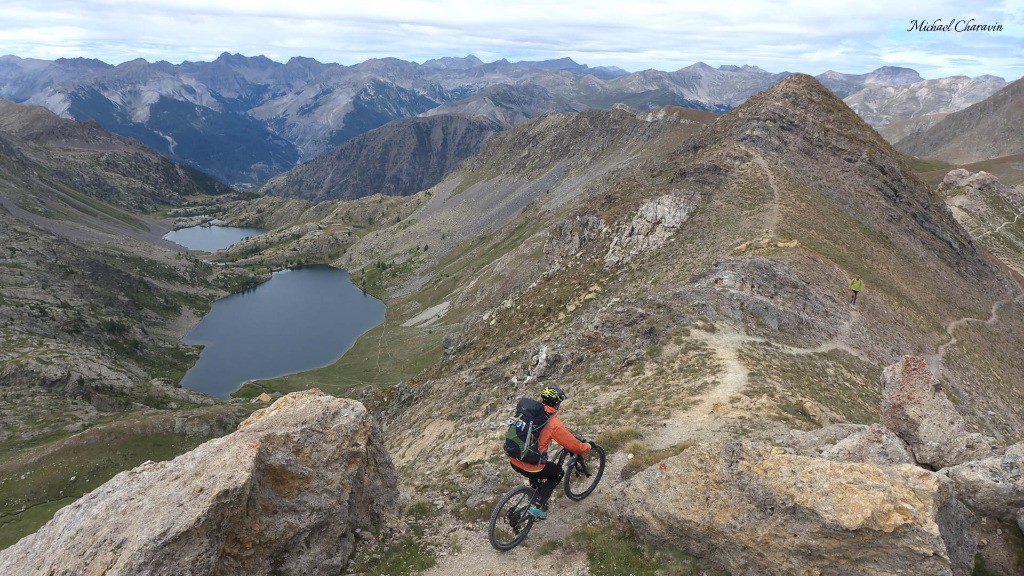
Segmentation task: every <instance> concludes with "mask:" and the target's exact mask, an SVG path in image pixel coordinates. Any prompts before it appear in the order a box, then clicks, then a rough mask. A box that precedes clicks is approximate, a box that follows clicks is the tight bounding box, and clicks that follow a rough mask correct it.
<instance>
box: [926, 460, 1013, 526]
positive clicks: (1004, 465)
mask: <svg viewBox="0 0 1024 576" xmlns="http://www.w3.org/2000/svg"><path fill="white" fill-rule="evenodd" d="M941 473H942V474H945V475H946V476H948V477H949V478H950V479H951V480H952V481H953V485H954V486H956V491H957V495H958V496H959V497H960V499H961V500H963V501H964V502H966V503H967V504H968V505H969V506H971V507H972V508H974V509H975V510H977V511H979V512H982V513H983V514H985V515H986V516H992V517H994V518H998V519H1000V520H1002V521H1004V522H1013V521H1014V520H1015V519H1016V517H1017V513H1018V511H1019V510H1020V509H1021V508H1024V442H1022V443H1019V444H1014V445H1013V446H1010V447H1009V448H1007V449H1006V452H1005V453H1003V455H1001V456H993V457H991V458H986V459H984V460H976V461H974V462H965V463H964V464H960V465H958V466H952V467H949V468H946V469H944V470H942V471H941Z"/></svg>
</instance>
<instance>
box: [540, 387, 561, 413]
mask: <svg viewBox="0 0 1024 576" xmlns="http://www.w3.org/2000/svg"><path fill="white" fill-rule="evenodd" d="M565 398H566V393H565V392H563V391H562V389H561V388H559V387H558V386H545V387H544V390H543V391H542V392H541V393H540V401H541V402H543V403H545V404H547V405H548V406H551V407H552V408H558V405H559V404H561V403H562V400H565Z"/></svg>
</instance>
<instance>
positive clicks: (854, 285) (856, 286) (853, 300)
mask: <svg viewBox="0 0 1024 576" xmlns="http://www.w3.org/2000/svg"><path fill="white" fill-rule="evenodd" d="M863 288H864V283H863V282H861V281H860V276H856V277H854V279H853V282H850V304H853V305H854V306H856V305H857V293H858V292H860V291H861V290H862V289H863Z"/></svg>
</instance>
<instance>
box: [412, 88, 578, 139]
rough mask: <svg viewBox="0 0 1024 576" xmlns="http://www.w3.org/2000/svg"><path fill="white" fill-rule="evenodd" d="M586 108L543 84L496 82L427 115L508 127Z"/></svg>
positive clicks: (429, 111)
mask: <svg viewBox="0 0 1024 576" xmlns="http://www.w3.org/2000/svg"><path fill="white" fill-rule="evenodd" d="M582 109H583V108H582V107H580V108H577V107H576V106H575V105H574V104H573V103H572V102H570V101H569V100H568V99H566V98H564V97H559V96H556V95H554V94H552V93H551V92H550V91H549V90H548V89H547V88H544V87H543V86H539V85H536V84H515V85H510V84H496V85H494V86H488V87H486V88H482V89H480V90H479V91H477V92H476V93H475V94H473V95H472V96H468V97H466V98H463V99H461V100H456V101H455V102H449V103H446V104H442V105H440V106H438V107H437V108H434V109H432V110H428V111H427V112H424V113H423V116H435V115H438V114H458V115H463V116H481V117H484V118H487V119H489V120H493V121H494V122H497V123H498V124H499V125H500V126H501V127H502V128H505V129H508V128H512V127H514V126H517V125H518V124H520V123H521V122H524V121H526V120H529V119H530V118H536V117H537V116H541V115H543V114H547V113H548V112H563V113H564V112H579V111H581V110H582Z"/></svg>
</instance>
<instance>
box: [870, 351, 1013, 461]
mask: <svg viewBox="0 0 1024 576" xmlns="http://www.w3.org/2000/svg"><path fill="white" fill-rule="evenodd" d="M882 425H884V426H885V427H886V428H888V429H890V430H892V431H893V432H895V433H896V435H897V436H899V437H900V438H902V439H903V441H904V442H906V443H907V444H909V445H910V450H911V451H912V452H913V453H914V458H915V459H916V460H917V463H918V464H923V465H926V466H930V467H932V468H933V469H935V470H938V469H940V468H946V467H948V466H956V465H957V464H961V463H963V462H967V461H969V460H978V459H981V458H987V457H988V456H991V455H992V453H993V448H992V444H991V442H990V441H989V439H988V438H986V437H984V436H982V435H981V434H978V433H977V432H968V431H967V426H966V423H965V422H964V418H963V416H961V415H960V413H959V412H957V410H956V407H955V406H953V403H952V402H950V400H949V398H947V397H946V394H945V391H944V390H943V388H942V386H940V385H939V383H938V381H937V380H936V379H935V377H934V376H933V375H932V373H931V370H929V369H928V364H927V363H926V362H925V360H924V358H918V357H914V356H904V357H903V359H902V360H900V361H899V362H897V363H896V364H893V365H892V366H889V367H887V368H886V369H885V370H883V371H882Z"/></svg>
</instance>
